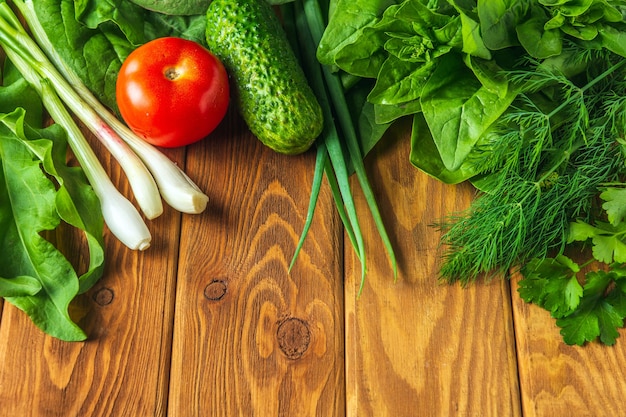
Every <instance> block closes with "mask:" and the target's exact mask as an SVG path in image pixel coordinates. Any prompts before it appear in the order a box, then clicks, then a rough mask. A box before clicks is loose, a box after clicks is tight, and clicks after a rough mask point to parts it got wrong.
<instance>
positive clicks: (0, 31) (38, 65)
mask: <svg viewBox="0 0 626 417" xmlns="http://www.w3.org/2000/svg"><path fill="white" fill-rule="evenodd" d="M13 3H14V4H15V5H16V6H17V7H18V9H19V10H20V12H21V13H22V15H23V16H24V19H25V20H26V22H27V24H28V25H29V28H31V31H32V33H33V34H34V36H35V37H36V38H37V41H35V40H33V38H31V37H30V35H29V34H28V33H27V32H26V30H25V29H24V27H23V26H22V24H21V22H20V21H19V19H18V18H17V16H16V15H15V13H13V11H12V10H11V8H10V7H9V5H8V4H7V3H6V2H2V3H0V46H2V48H3V49H4V50H5V53H6V55H7V57H8V58H9V59H10V60H11V61H12V62H13V64H14V65H15V66H16V68H17V69H18V70H19V71H20V73H21V74H22V76H24V78H25V79H26V80H27V81H28V82H29V84H31V85H32V86H33V87H34V88H35V89H36V90H37V91H38V92H39V94H40V95H41V97H42V101H43V103H44V106H45V107H46V109H47V110H48V112H49V113H50V115H51V117H52V118H53V120H55V122H56V123H58V124H59V125H61V126H62V127H63V128H64V129H65V130H66V132H67V135H68V141H69V144H70V148H71V149H72V151H73V152H74V154H75V156H76V158H77V160H78V162H79V164H80V165H81V166H82V167H83V170H84V171H85V175H86V176H87V179H88V180H89V182H90V184H91V185H92V187H93V188H94V191H95V192H96V194H97V195H98V197H99V199H100V203H101V208H102V212H103V216H104V219H105V222H106V224H107V226H108V227H109V230H110V231H111V233H113V235H115V236H116V237H117V238H118V239H119V240H120V241H121V242H122V243H124V244H125V245H126V246H128V247H129V248H131V249H139V250H143V249H146V248H147V247H149V246H150V240H151V238H150V233H149V231H148V229H147V226H146V225H145V222H144V221H143V219H142V217H141V215H140V214H139V212H138V211H137V209H136V208H135V207H134V206H133V205H132V203H131V202H130V201H129V200H128V199H127V198H126V197H124V196H123V195H122V194H121V193H120V192H119V191H118V190H117V189H116V188H115V186H114V185H113V183H112V182H111V180H110V178H109V177H108V175H107V173H106V171H105V170H104V168H103V167H102V165H101V163H100V161H99V160H98V158H97V156H96V155H95V153H94V151H93V150H92V148H91V147H90V145H89V143H88V142H87V140H86V139H85V137H84V135H83V134H82V132H81V131H80V129H79V128H78V126H77V125H76V123H75V122H74V120H73V118H72V117H71V115H70V113H69V111H68V109H67V108H69V110H71V112H73V113H74V115H76V117H78V118H79V119H80V120H81V121H82V122H83V123H84V124H85V125H86V126H87V127H88V129H89V130H90V131H91V132H92V133H93V134H94V136H95V137H96V138H98V140H100V141H101V142H102V143H103V144H104V146H105V147H106V148H107V150H108V151H109V152H110V153H111V154H112V155H113V157H114V158H115V159H116V161H117V162H118V163H119V164H120V166H121V167H122V169H123V170H124V173H125V174H126V176H127V178H128V180H129V184H130V186H131V189H132V191H133V194H134V196H135V199H136V200H137V203H138V205H139V206H140V208H141V210H142V212H143V213H144V215H145V217H147V218H148V219H153V218H155V217H157V216H159V215H160V214H161V213H162V212H163V205H162V201H161V197H163V199H164V200H165V201H166V202H167V203H168V204H169V205H170V206H172V207H173V208H174V209H177V210H179V211H181V212H183V213H190V214H195V213H200V212H202V211H203V210H204V209H205V208H206V205H207V203H208V197H207V196H206V195H205V194H204V193H203V192H202V191H201V190H200V189H199V188H198V187H197V185H196V184H194V183H193V181H192V180H191V179H190V178H189V177H188V176H187V175H186V174H185V173H184V172H183V171H182V170H181V169H180V168H179V167H178V166H177V165H176V164H175V163H174V162H173V161H172V160H170V159H169V158H167V156H165V155H164V154H163V153H161V152H160V151H159V150H158V149H156V148H155V147H153V146H152V145H150V144H148V143H147V142H145V141H144V140H143V139H141V138H139V137H138V136H137V135H135V134H134V133H133V132H132V131H131V130H130V129H129V128H128V127H126V125H124V124H123V123H122V122H121V121H119V120H118V119H117V118H116V117H115V116H114V115H113V114H112V113H111V112H110V111H108V110H107V109H106V108H105V107H104V105H102V104H101V103H100V102H99V101H98V100H97V99H96V98H95V96H94V95H93V94H92V93H91V92H90V91H89V90H88V89H87V88H86V87H85V86H84V84H83V82H82V81H81V80H80V79H79V78H78V77H77V76H76V75H75V74H74V73H73V72H72V71H71V70H69V68H68V67H67V66H66V65H65V64H64V63H63V60H62V59H60V57H59V56H58V55H56V54H55V53H54V48H52V47H51V45H50V42H49V40H48V39H47V37H46V36H45V32H44V31H43V28H42V27H41V25H40V24H39V21H38V19H37V17H36V14H35V11H34V9H33V7H32V6H33V4H32V1H30V0H27V1H26V2H24V1H21V0H17V1H14V2H13ZM35 34H36V35H35ZM39 45H41V46H42V47H43V48H44V49H46V50H48V51H49V53H50V54H51V56H52V57H53V58H54V61H56V62H55V63H56V65H57V66H58V67H59V68H60V70H59V69H57V67H56V66H55V64H53V63H52V62H51V61H50V58H49V57H48V55H46V54H45V53H44V52H43V51H42V48H41V47H40V46H39ZM65 106H67V108H66V107H65Z"/></svg>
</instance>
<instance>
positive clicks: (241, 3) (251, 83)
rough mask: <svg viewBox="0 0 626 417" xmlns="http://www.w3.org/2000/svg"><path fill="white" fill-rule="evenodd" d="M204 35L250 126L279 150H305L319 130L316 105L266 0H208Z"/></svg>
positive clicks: (313, 95) (312, 94)
mask: <svg viewBox="0 0 626 417" xmlns="http://www.w3.org/2000/svg"><path fill="white" fill-rule="evenodd" d="M206 38H207V44H208V46H209V49H210V50H211V52H213V54H215V55H216V56H217V57H218V58H219V59H220V60H221V61H222V62H223V63H224V66H225V67H226V69H227V71H228V72H229V74H230V77H231V80H232V84H233V85H232V87H233V95H234V99H235V102H236V103H237V105H238V107H239V111H240V113H241V115H242V117H243V119H244V120H245V122H246V124H247V125H248V128H249V129H250V131H251V132H252V133H253V134H254V135H255V136H256V137H257V138H258V139H259V140H260V141H261V142H263V143H264V144H265V145H267V146H268V147H270V148H271V149H273V150H275V151H277V152H280V153H284V154H291V155H293V154H298V153H302V152H304V151H306V150H307V149H309V148H310V147H311V145H312V144H313V142H314V141H315V139H316V138H317V137H318V136H319V134H320V133H321V131H322V127H323V116H322V109H321V107H320V104H319V102H318V100H317V98H316V96H315V94H314V93H313V91H312V89H311V87H310V86H309V84H308V81H307V79H306V76H305V74H304V71H303V70H302V67H301V66H300V63H299V62H298V59H297V58H296V56H295V54H294V52H293V50H292V49H291V46H290V44H289V41H288V40H287V35H286V33H285V31H284V29H283V27H282V26H281V24H280V21H279V19H278V16H277V15H276V13H275V12H274V9H273V8H272V6H270V5H269V4H268V3H267V2H266V0H213V1H212V2H211V4H210V6H209V8H208V10H207V29H206Z"/></svg>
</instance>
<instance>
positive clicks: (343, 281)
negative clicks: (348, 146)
mask: <svg viewBox="0 0 626 417" xmlns="http://www.w3.org/2000/svg"><path fill="white" fill-rule="evenodd" d="M408 152H409V141H408V125H406V124H405V125H398V126H397V127H396V128H395V129H394V130H393V131H391V132H390V133H389V134H388V136H387V138H386V140H385V142H384V144H382V145H381V146H379V147H377V148H376V149H375V151H374V152H373V153H372V154H371V155H369V156H368V157H367V158H366V164H367V169H368V172H369V174H370V178H371V181H372V184H373V186H374V189H375V192H376V195H377V198H378V201H379V204H380V207H381V211H382V212H383V217H384V220H385V222H386V224H387V225H388V228H389V232H390V235H391V238H392V240H393V243H394V245H395V248H396V251H397V255H398V259H399V275H398V279H397V281H395V282H394V279H393V275H392V271H391V269H390V266H389V263H388V260H387V257H386V255H385V253H384V252H383V250H382V245H381V242H380V241H379V238H378V237H377V235H376V233H375V229H374V226H373V221H372V220H371V218H370V217H369V216H368V214H367V210H366V205H365V203H364V200H363V197H362V195H361V193H360V192H359V191H358V187H357V188H356V189H357V191H356V192H355V197H356V199H357V204H358V209H359V211H360V213H362V217H361V219H362V226H363V230H364V234H365V239H366V243H367V246H368V250H367V253H368V258H367V267H368V276H367V279H366V282H365V286H364V289H363V292H362V293H361V294H360V295H359V293H358V288H359V284H360V264H359V262H358V260H357V259H356V257H355V255H354V252H353V250H352V248H351V247H350V245H349V242H348V241H347V240H346V242H345V243H344V235H343V230H342V227H341V222H340V220H339V218H338V216H337V214H336V211H335V208H334V203H333V201H332V197H331V195H330V192H329V189H328V187H326V186H324V187H323V190H322V194H321V196H320V201H319V203H318V208H317V211H316V215H315V219H314V223H313V226H312V229H311V231H310V233H309V236H308V239H307V241H306V244H305V246H304V248H303V251H302V253H301V255H300V257H299V258H298V261H297V263H296V264H295V266H294V268H293V270H292V271H291V273H289V272H288V265H289V262H290V260H291V256H292V254H293V251H294V248H295V246H296V243H297V240H298V238H299V236H300V232H301V230H302V227H303V224H304V218H305V216H306V209H307V205H308V198H309V190H310V184H311V181H312V174H313V167H314V162H315V161H314V160H315V154H314V152H309V153H306V154H305V155H301V156H295V157H290V156H283V155H277V154H275V153H273V152H272V151H270V150H268V149H266V148H264V147H263V146H262V145H260V144H259V143H258V142H257V141H256V139H254V138H253V137H252V136H251V135H250V134H249V132H248V131H247V129H246V128H245V126H244V125H243V123H242V122H241V120H240V119H239V117H237V116H236V115H234V114H233V113H232V112H231V113H230V114H229V116H228V118H227V119H226V120H225V121H224V123H223V124H222V125H221V126H220V127H219V128H218V130H217V131H216V132H215V133H214V134H213V135H212V136H211V137H210V138H209V139H207V140H205V141H204V142H201V143H199V144H195V145H192V146H190V147H188V148H187V149H186V151H185V150H170V151H168V152H167V153H168V155H169V156H171V157H172V158H173V159H174V160H176V161H178V162H179V163H180V164H184V165H186V172H187V173H188V174H189V175H190V176H191V177H192V178H194V179H195V180H196V181H197V183H198V184H199V185H200V186H201V187H202V188H203V189H204V190H206V192H207V194H208V195H209V196H210V198H211V201H210V203H209V207H208V209H207V211H206V212H205V213H203V214H201V215H197V216H191V215H180V214H178V213H176V212H174V211H173V210H171V209H169V208H166V210H165V213H164V214H163V216H161V217H160V218H158V219H156V220H154V221H151V222H150V223H149V225H150V228H151V230H152V232H153V244H152V247H151V248H150V249H148V250H147V251H145V252H143V253H139V252H132V251H129V250H127V249H125V248H123V247H121V246H120V245H119V244H118V243H117V242H116V241H115V240H114V239H113V238H112V237H110V236H107V238H106V242H107V256H108V258H107V259H108V261H107V267H106V273H105V276H104V277H103V278H102V279H101V280H100V281H99V282H98V283H97V284H96V286H95V287H94V288H93V289H92V290H91V291H90V292H89V293H87V294H85V295H84V296H81V297H80V298H79V299H78V300H77V301H76V303H75V305H74V306H73V308H72V314H73V316H74V317H75V318H76V320H78V321H79V323H80V325H81V326H82V327H83V328H84V329H86V331H87V332H88V334H89V336H90V337H89V340H88V341H86V342H81V343H65V342H60V341H58V340H55V339H52V338H50V337H47V336H44V335H43V334H42V333H41V332H40V331H39V330H38V329H37V328H35V326H34V325H32V324H31V322H30V321H29V319H28V318H27V317H25V315H24V314H23V313H22V312H21V311H19V310H17V309H16V308H14V307H13V306H11V305H9V304H8V303H5V304H4V305H3V306H1V304H0V306H1V307H0V313H1V314H2V316H1V321H0V416H1V417H5V416H19V417H22V416H25V417H26V416H63V417H68V416H69V417H72V416H77V417H78V416H81V417H82V416H115V417H118V416H128V417H141V416H150V417H151V416H181V417H195V416H211V417H212V416H259V417H265V416H297V417H299V416H344V415H345V416H377V417H378V416H394V417H404V416H407V417H409V416H411V417H412V416H494V417H495V416H497V417H502V416H529V417H531V416H532V417H534V416H545V417H554V416H577V417H578V416H594V417H602V416H621V415H626V405H624V404H625V403H624V401H623V398H624V396H625V394H626V372H625V371H624V368H625V365H624V363H626V337H624V333H623V332H622V337H621V338H620V339H618V342H617V344H616V345H615V346H613V347H604V346H601V345H599V344H589V345H587V346H585V347H582V348H581V347H571V346H566V345H564V344H563V342H562V340H561V338H560V335H559V333H558V329H557V328H556V327H555V325H554V321H553V320H552V319H551V318H550V317H549V315H548V314H547V313H546V312H545V311H543V310H541V309H539V308H536V307H534V306H529V305H527V304H525V303H523V301H521V299H520V298H519V297H518V296H517V293H516V288H517V287H516V284H517V277H514V279H513V280H512V281H511V282H509V281H506V280H501V279H496V280H494V281H492V282H490V283H484V282H479V283H476V284H474V285H471V286H469V287H467V288H461V287H459V286H454V285H453V286H449V285H443V284H441V283H439V282H438V281H437V268H438V258H439V256H440V248H439V245H438V243H439V240H438V239H439V236H438V234H437V232H436V231H435V229H433V228H432V227H431V226H430V225H431V224H432V222H434V221H436V220H437V219H439V218H441V216H443V215H445V214H448V213H451V212H452V211H455V210H460V209H463V208H464V207H466V206H467V205H468V204H469V202H470V201H471V199H472V197H473V190H472V189H471V187H469V186H466V185H460V186H446V185H443V184H440V183H438V182H436V181H434V180H432V179H430V178H428V177H427V176H426V175H424V174H422V173H420V172H418V171H416V170H415V169H414V168H413V167H411V165H410V164H409V162H408ZM103 161H104V163H105V164H106V165H107V167H108V168H109V171H110V172H111V173H112V176H113V177H114V179H115V181H116V182H117V183H118V184H120V186H121V187H122V188H123V190H124V192H126V193H127V192H128V190H127V187H126V185H125V184H126V183H125V178H124V177H123V175H122V174H120V172H119V169H118V167H117V166H116V165H115V163H113V162H111V161H109V160H108V159H107V158H106V157H103ZM55 238H56V239H57V241H59V242H60V243H61V244H62V245H63V246H65V247H67V248H69V252H70V253H76V251H72V248H75V247H76V246H79V245H80V240H77V239H74V238H73V237H72V236H71V234H69V233H68V234H63V233H61V234H59V235H57V236H56V237H55ZM75 260H76V259H75ZM77 261H78V262H80V259H78V260H77Z"/></svg>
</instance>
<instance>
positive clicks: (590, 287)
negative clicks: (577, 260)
mask: <svg viewBox="0 0 626 417" xmlns="http://www.w3.org/2000/svg"><path fill="white" fill-rule="evenodd" d="M616 280H622V281H623V280H624V276H623V275H620V274H617V273H615V272H613V271H604V270H598V271H592V272H589V273H587V275H586V281H585V285H584V288H583V297H582V299H581V302H580V305H579V306H578V308H577V309H576V310H575V311H574V312H573V313H571V314H570V315H568V316H565V317H562V318H559V319H558V320H557V321H556V324H557V326H559V327H560V328H561V335H562V336H563V340H564V341H565V343H567V344H570V345H571V344H576V345H579V346H581V345H583V344H584V343H585V342H590V341H593V340H595V339H596V338H597V337H600V341H601V342H602V343H604V344H606V345H613V344H614V343H615V340H616V339H617V337H618V336H619V333H618V332H617V329H618V328H620V327H622V326H623V325H624V312H626V293H625V292H624V289H626V286H624V285H622V283H621V282H620V285H614V284H615V283H616Z"/></svg>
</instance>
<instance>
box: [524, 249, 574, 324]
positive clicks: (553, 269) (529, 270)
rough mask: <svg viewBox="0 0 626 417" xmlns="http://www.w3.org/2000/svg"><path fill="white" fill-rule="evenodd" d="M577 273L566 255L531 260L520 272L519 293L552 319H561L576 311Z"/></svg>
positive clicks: (572, 262)
mask: <svg viewBox="0 0 626 417" xmlns="http://www.w3.org/2000/svg"><path fill="white" fill-rule="evenodd" d="M579 271H580V268H579V266H578V264H576V263H575V262H574V261H572V260H571V259H570V258H568V257H567V256H565V255H559V256H557V257H556V258H546V259H543V260H539V259H533V260H532V261H530V262H529V263H528V264H526V265H525V266H524V268H523V270H522V273H523V275H524V277H525V278H524V279H522V280H521V281H520V283H519V289H518V292H519V294H520V297H522V299H523V300H524V301H526V302H533V303H535V304H537V305H539V306H540V307H543V308H544V309H546V310H548V311H550V313H551V314H552V317H555V318H558V317H564V316H566V315H568V314H570V313H571V312H572V311H574V309H576V307H578V305H579V303H580V298H581V297H582V295H583V287H582V286H581V285H580V284H579V283H578V279H577V277H576V275H577V273H578V272H579Z"/></svg>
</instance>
